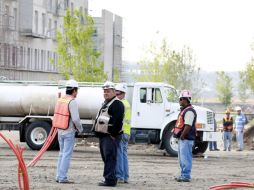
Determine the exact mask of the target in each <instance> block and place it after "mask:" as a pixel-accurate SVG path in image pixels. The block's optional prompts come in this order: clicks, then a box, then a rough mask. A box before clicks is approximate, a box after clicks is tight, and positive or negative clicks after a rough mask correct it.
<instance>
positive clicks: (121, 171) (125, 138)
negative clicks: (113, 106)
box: [116, 84, 131, 183]
mask: <svg viewBox="0 0 254 190" xmlns="http://www.w3.org/2000/svg"><path fill="white" fill-rule="evenodd" d="M126 92H127V86H126V85H125V84H117V85H116V97H117V98H118V99H119V100H121V101H122V102H123V104H124V110H125V112H124V122H123V134H122V139H121V141H120V144H119V147H117V160H116V163H117V164H116V177H117V181H118V183H128V180H129V166H128V152H127V149H128V142H129V138H130V134H131V125H130V121H131V106H130V104H129V102H128V101H127V100H126V99H125V94H126Z"/></svg>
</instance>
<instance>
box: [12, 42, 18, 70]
mask: <svg viewBox="0 0 254 190" xmlns="http://www.w3.org/2000/svg"><path fill="white" fill-rule="evenodd" d="M16 65H17V48H16V47H14V46H13V47H12V66H16Z"/></svg>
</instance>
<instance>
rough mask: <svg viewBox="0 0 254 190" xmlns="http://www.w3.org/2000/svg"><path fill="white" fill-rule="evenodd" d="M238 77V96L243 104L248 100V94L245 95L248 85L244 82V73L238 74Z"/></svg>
mask: <svg viewBox="0 0 254 190" xmlns="http://www.w3.org/2000/svg"><path fill="white" fill-rule="evenodd" d="M239 75H240V82H239V84H238V95H239V98H240V100H241V101H242V102H243V103H245V101H246V99H247V98H248V93H247V90H248V84H247V82H246V75H245V73H244V72H243V71H242V72H239Z"/></svg>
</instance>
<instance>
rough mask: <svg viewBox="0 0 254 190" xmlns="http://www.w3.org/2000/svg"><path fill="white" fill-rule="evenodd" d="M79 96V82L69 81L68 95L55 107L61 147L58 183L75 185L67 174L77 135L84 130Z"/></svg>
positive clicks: (58, 101)
mask: <svg viewBox="0 0 254 190" xmlns="http://www.w3.org/2000/svg"><path fill="white" fill-rule="evenodd" d="M77 94H78V83H77V81H75V80H69V81H67V82H66V95H65V96H63V97H60V98H59V99H58V100H57V103H56V106H55V111H54V118H53V127H56V128H58V131H57V132H58V142H59V146H60V152H59V157H58V164H57V175H56V182H58V183H74V182H73V181H71V180H69V179H68V177H67V172H68V169H69V165H70V160H71V157H72V153H73V147H74V144H75V133H76V131H78V132H82V130H83V129H82V124H81V123H80V117H79V111H78V105H77V102H76V100H75V98H76V97H77Z"/></svg>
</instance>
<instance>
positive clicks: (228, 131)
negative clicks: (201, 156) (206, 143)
mask: <svg viewBox="0 0 254 190" xmlns="http://www.w3.org/2000/svg"><path fill="white" fill-rule="evenodd" d="M225 114H226V116H225V117H224V118H223V142H224V149H223V151H226V150H228V151H231V142H232V131H233V118H232V117H230V111H229V110H226V112H225Z"/></svg>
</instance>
